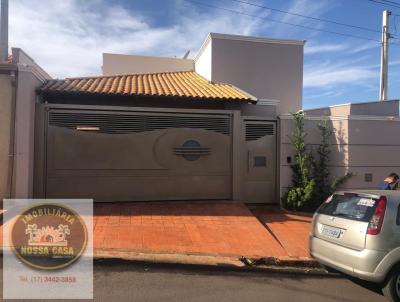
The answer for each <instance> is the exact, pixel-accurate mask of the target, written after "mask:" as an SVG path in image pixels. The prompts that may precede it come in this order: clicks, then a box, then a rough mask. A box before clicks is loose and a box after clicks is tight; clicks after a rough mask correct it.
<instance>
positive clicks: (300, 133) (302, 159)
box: [284, 111, 315, 210]
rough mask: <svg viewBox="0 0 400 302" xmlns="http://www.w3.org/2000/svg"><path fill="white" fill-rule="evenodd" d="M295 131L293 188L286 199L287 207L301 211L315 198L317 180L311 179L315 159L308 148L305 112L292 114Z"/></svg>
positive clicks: (292, 137) (292, 141) (292, 143)
mask: <svg viewBox="0 0 400 302" xmlns="http://www.w3.org/2000/svg"><path fill="white" fill-rule="evenodd" d="M292 116H293V122H294V129H293V133H292V135H291V136H290V137H289V138H290V142H291V145H292V147H293V149H294V150H295V152H296V154H295V157H294V159H295V163H294V164H293V165H292V166H291V168H292V171H293V178H292V186H291V187H290V188H289V191H288V193H287V195H286V197H285V200H284V202H285V203H286V205H287V206H288V207H290V208H292V209H294V210H299V209H301V208H303V207H304V206H305V205H307V204H309V203H310V202H311V200H312V197H313V191H314V187H315V180H314V179H312V178H311V174H312V167H313V159H312V156H311V154H310V152H309V150H308V148H307V144H306V142H305V138H306V136H307V134H306V133H305V130H304V112H303V111H299V112H296V113H293V114H292Z"/></svg>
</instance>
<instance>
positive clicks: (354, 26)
mask: <svg viewBox="0 0 400 302" xmlns="http://www.w3.org/2000/svg"><path fill="white" fill-rule="evenodd" d="M229 1H233V2H238V3H243V4H247V5H251V6H255V7H258V8H263V9H267V10H271V11H275V12H279V13H282V14H288V15H292V16H297V17H301V18H306V19H311V20H315V21H320V22H326V23H331V24H336V25H340V26H346V27H351V28H356V29H360V30H365V31H369V32H374V33H381V31H380V30H376V29H373V28H367V27H362V26H358V25H353V24H346V23H342V22H339V21H334V20H329V19H323V18H317V17H312V16H307V15H303V14H299V13H294V12H288V11H285V10H281V9H277V8H272V7H268V6H264V5H259V4H256V3H252V2H248V1H243V0H229Z"/></svg>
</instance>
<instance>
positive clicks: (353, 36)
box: [183, 0, 380, 43]
mask: <svg viewBox="0 0 400 302" xmlns="http://www.w3.org/2000/svg"><path fill="white" fill-rule="evenodd" d="M183 1H186V2H191V3H195V4H197V5H200V6H205V7H209V8H214V9H220V10H224V11H228V12H231V13H234V14H240V15H244V16H248V17H252V18H257V19H262V20H268V21H271V22H275V23H280V24H285V25H290V26H295V27H300V28H304V29H308V30H313V31H319V32H324V33H328V34H334V35H339V36H345V37H351V38H355V39H361V40H368V41H375V42H379V43H380V41H379V40H376V39H372V38H369V37H363V36H357V35H352V34H345V33H342V32H337V31H330V30H325V29H319V28H315V27H310V26H305V25H300V24H294V23H290V22H285V21H281V20H276V19H272V18H269V17H260V16H256V15H252V14H248V13H245V12H241V11H237V10H233V9H229V8H225V7H220V6H215V5H210V4H205V3H202V2H198V1H194V0H183Z"/></svg>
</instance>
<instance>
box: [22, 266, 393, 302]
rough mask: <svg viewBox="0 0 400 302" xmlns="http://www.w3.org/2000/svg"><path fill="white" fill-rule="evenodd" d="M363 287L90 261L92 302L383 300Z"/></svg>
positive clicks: (323, 279)
mask: <svg viewBox="0 0 400 302" xmlns="http://www.w3.org/2000/svg"><path fill="white" fill-rule="evenodd" d="M367 287H370V286H369V285H367V284H362V285H359V284H357V283H355V282H354V281H351V280H349V279H347V278H344V277H343V276H338V275H335V276H325V275H306V274H301V273H300V274H299V273H279V272H267V271H262V270H260V271H238V270H233V269H230V268H218V267H217V268H211V267H200V266H187V265H186V266H183V265H182V266H181V265H172V264H171V265H160V264H146V263H137V262H123V261H115V260H107V261H96V262H95V265H94V293H95V299H94V300H95V301H133V302H135V301H138V302H139V301H169V302H171V301H172V302H173V301H193V302H194V301H207V302H211V301H218V302H223V301H227V302H228V301H229V302H234V301H238V302H247V301H274V302H275V301H291V302H294V301H296V302H301V301H306V302H313V301H344V302H353V301H362V302H365V301H374V302H379V301H385V299H384V297H383V296H382V295H381V294H380V293H378V292H377V290H376V289H375V288H373V287H372V288H367ZM20 301H21V300H20ZM36 301H38V300H36ZM46 301H50V300H46ZM54 301H62V300H54ZM69 301H71V300H69Z"/></svg>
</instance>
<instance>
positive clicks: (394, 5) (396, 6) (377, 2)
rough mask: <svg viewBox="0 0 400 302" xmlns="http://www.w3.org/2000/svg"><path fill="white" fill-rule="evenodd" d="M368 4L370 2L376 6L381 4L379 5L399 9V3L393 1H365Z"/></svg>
mask: <svg viewBox="0 0 400 302" xmlns="http://www.w3.org/2000/svg"><path fill="white" fill-rule="evenodd" d="M366 1H368V2H372V3H376V4H381V5H385V6H386V5H387V6H391V7H395V8H399V9H400V3H396V2H393V1H390V2H387V1H384V0H366Z"/></svg>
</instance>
